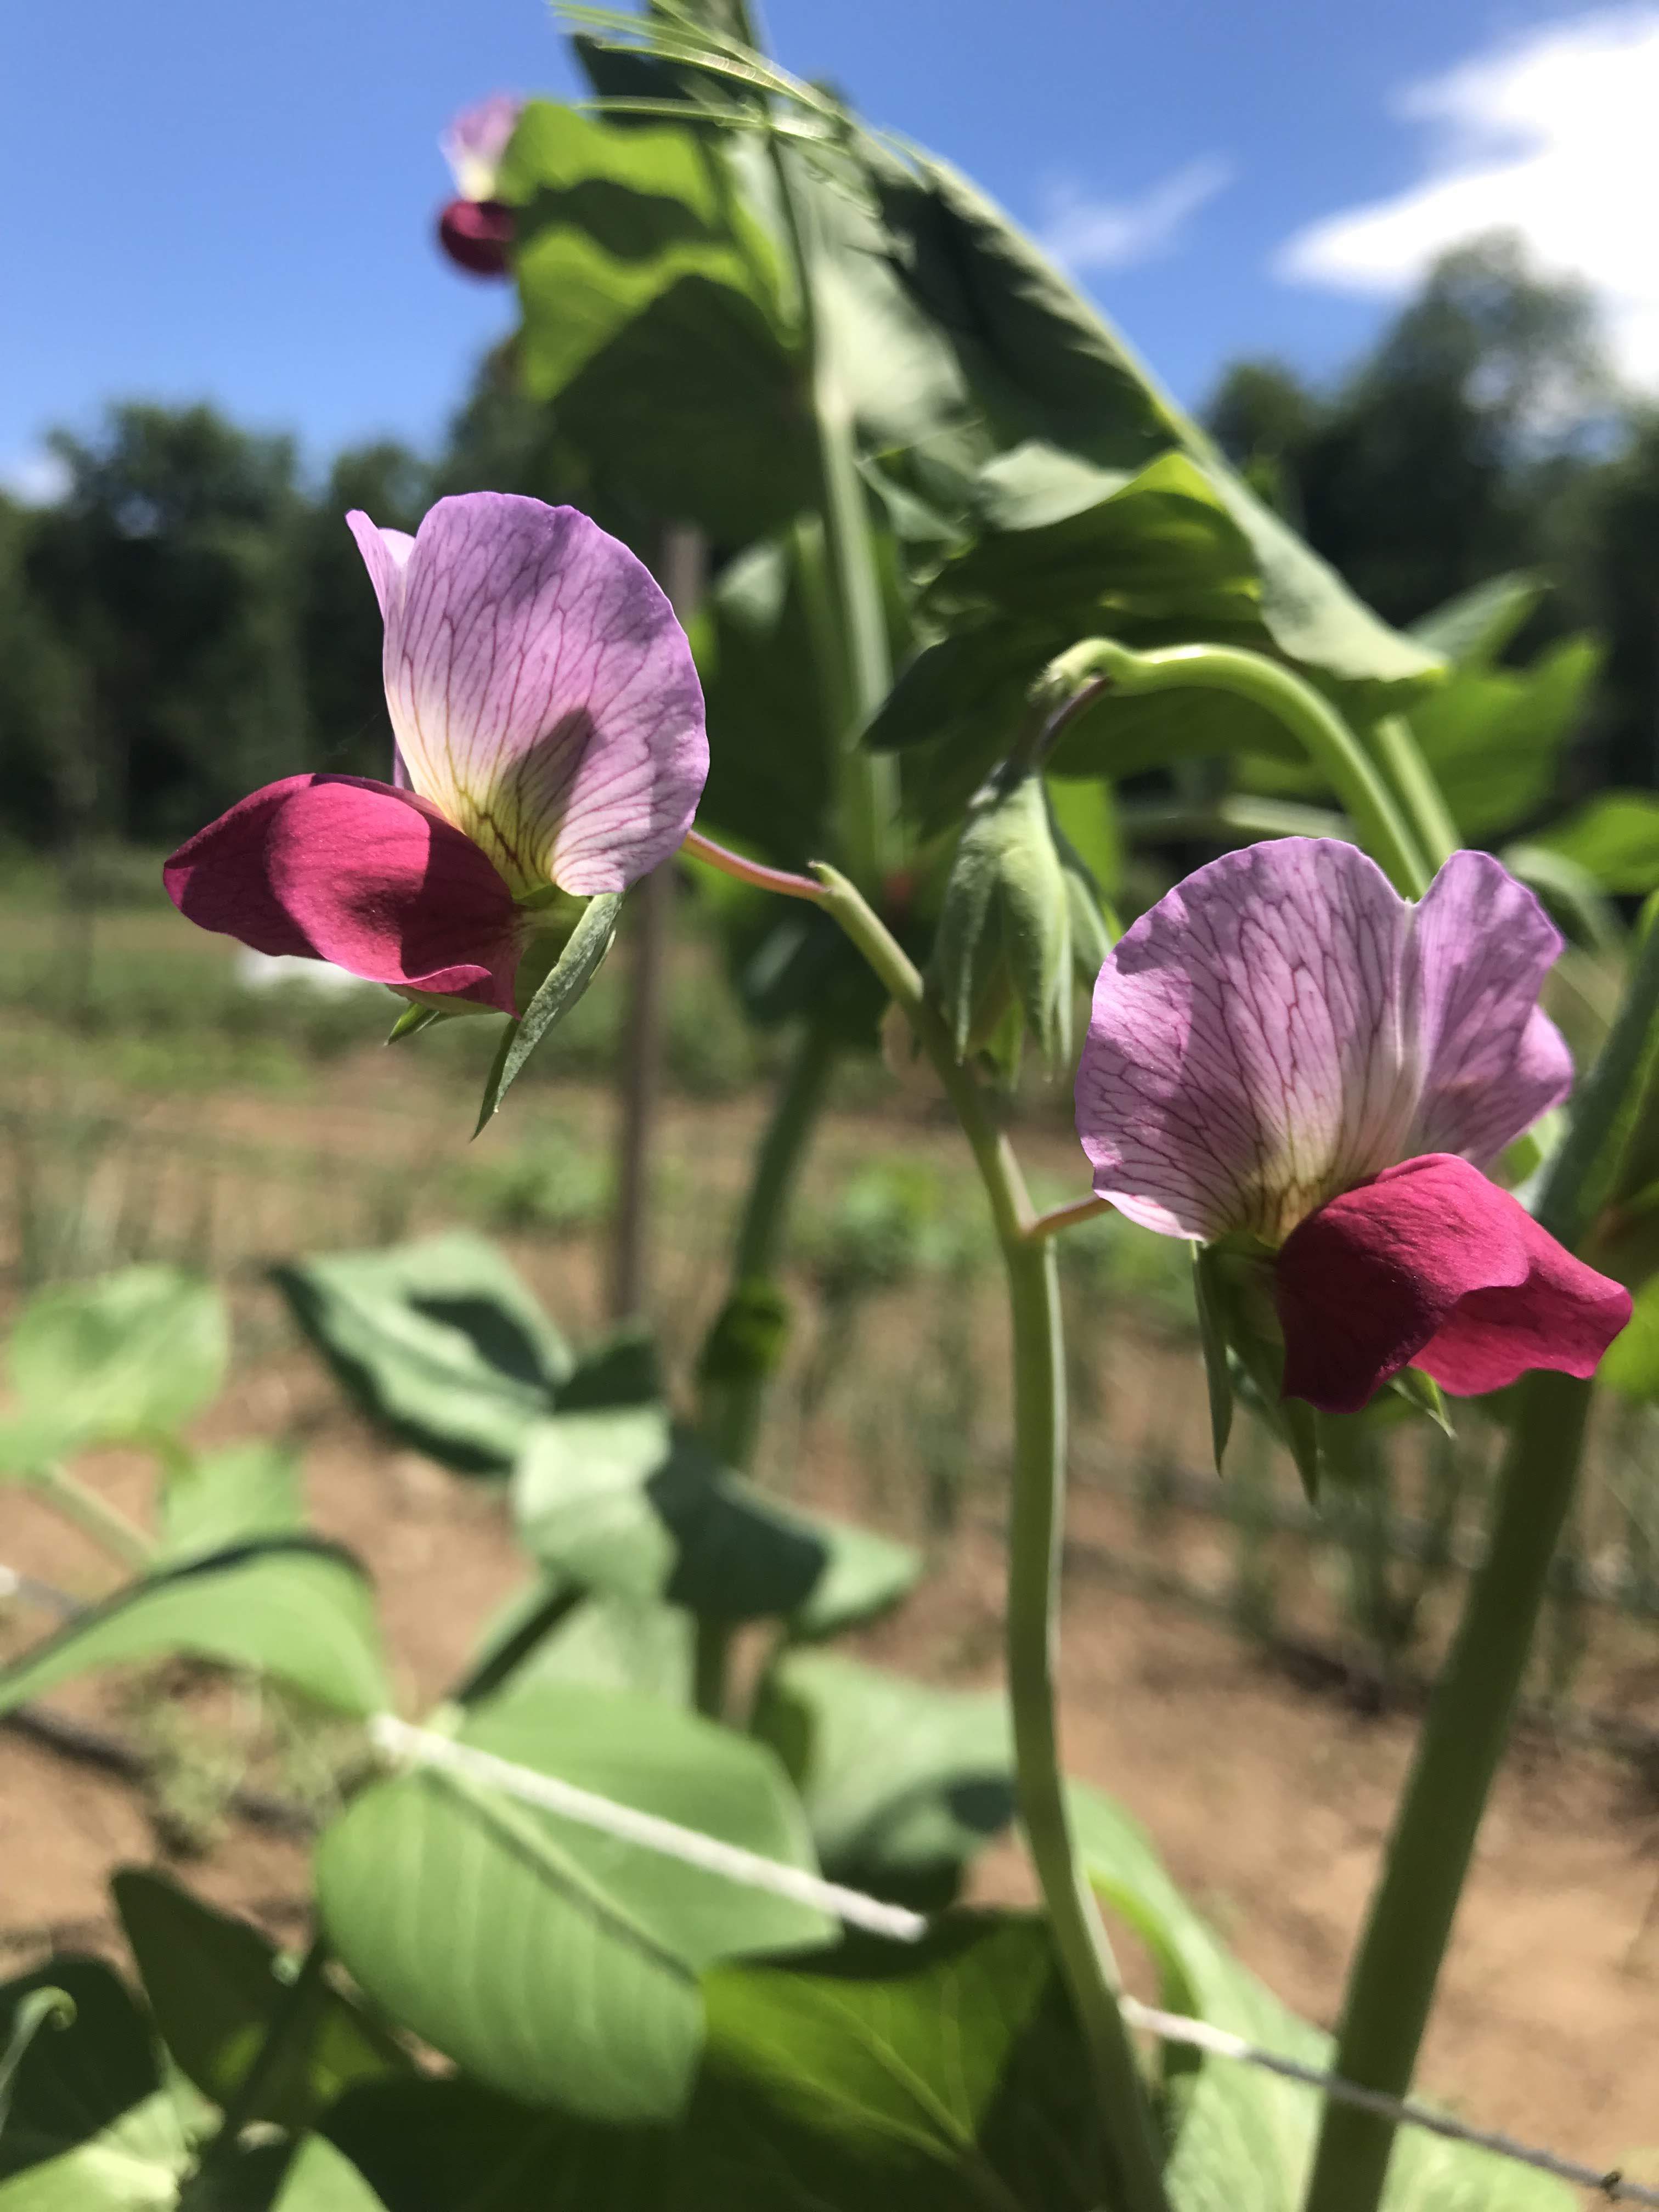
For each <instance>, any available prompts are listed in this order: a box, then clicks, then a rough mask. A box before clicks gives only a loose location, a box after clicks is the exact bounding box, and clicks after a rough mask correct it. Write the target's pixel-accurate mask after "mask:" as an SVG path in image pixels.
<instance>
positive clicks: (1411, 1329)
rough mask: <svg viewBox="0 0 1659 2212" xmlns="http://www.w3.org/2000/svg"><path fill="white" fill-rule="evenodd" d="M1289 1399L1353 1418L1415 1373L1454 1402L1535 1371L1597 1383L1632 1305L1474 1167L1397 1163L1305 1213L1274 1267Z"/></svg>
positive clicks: (1437, 1156)
mask: <svg viewBox="0 0 1659 2212" xmlns="http://www.w3.org/2000/svg"><path fill="white" fill-rule="evenodd" d="M1276 1287H1277V1296H1278V1303H1279V1321H1280V1322H1281V1324H1282V1325H1283V1328H1284V1331H1285V1396H1286V1397H1287V1398H1305V1399H1306V1400H1307V1401H1309V1403H1310V1405H1314V1406H1317V1407H1321V1408H1322V1410H1323V1411H1324V1412H1326V1413H1357V1412H1358V1409H1359V1408H1360V1407H1362V1406H1363V1405H1364V1404H1365V1403H1366V1401H1368V1400H1369V1399H1370V1396H1371V1395H1372V1394H1373V1392H1374V1391H1376V1390H1377V1389H1379V1388H1380V1387H1381V1386H1382V1385H1383V1383H1386V1382H1387V1381H1388V1380H1389V1376H1393V1375H1397V1374H1398V1373H1399V1372H1400V1370H1401V1368H1402V1367H1405V1366H1407V1365H1408V1364H1414V1365H1416V1366H1419V1367H1420V1368H1422V1369H1423V1370H1424V1371H1425V1373H1426V1374H1429V1375H1431V1376H1433V1377H1434V1378H1435V1380H1436V1381H1437V1383H1440V1384H1441V1385H1442V1386H1443V1388H1444V1389H1448V1390H1449V1391H1452V1392H1453V1393H1454V1394H1455V1395H1457V1396H1459V1397H1469V1396H1474V1395H1479V1394H1480V1392H1482V1391H1486V1390H1497V1389H1502V1387H1503V1386H1504V1384H1505V1383H1513V1382H1514V1381H1515V1380H1516V1376H1520V1375H1523V1374H1525V1373H1526V1372H1527V1370H1528V1369H1529V1368H1534V1367H1553V1368H1557V1369H1559V1370H1561V1371H1562V1372H1563V1373H1565V1374H1568V1375H1593V1374H1594V1373H1595V1368H1596V1365H1597V1363H1598V1362H1599V1361H1600V1359H1601V1355H1602V1353H1603V1352H1605V1351H1606V1350H1607V1346H1608V1345H1609V1344H1611V1343H1612V1341H1613V1338H1614V1337H1615V1336H1617V1335H1618V1334H1619V1332H1620V1329H1621V1328H1623V1327H1624V1326H1625V1323H1626V1322H1627V1321H1628V1320H1629V1319H1630V1308H1631V1302H1630V1293H1629V1292H1628V1291H1626V1290H1625V1289H1624V1288H1623V1287H1622V1286H1621V1285H1620V1284H1618V1283H1613V1282H1609V1280H1608V1279H1607V1277H1606V1276H1605V1275H1598V1274H1597V1273H1595V1269H1594V1268H1593V1267H1586V1266H1585V1265H1584V1263H1583V1261H1582V1260H1576V1259H1575V1258H1574V1257H1573V1255H1572V1254H1571V1252H1569V1251H1567V1250H1566V1249H1565V1248H1564V1247H1563V1246H1561V1245H1559V1244H1558V1243H1556V1241H1555V1239H1554V1238H1553V1237H1551V1236H1550V1235H1549V1234H1548V1233H1547V1231H1545V1230H1542V1229H1541V1228H1540V1227H1539V1225H1538V1224H1537V1223H1536V1222H1535V1221H1534V1219H1533V1218H1532V1216H1531V1215H1530V1214H1529V1213H1528V1212H1527V1210H1526V1208H1525V1207H1524V1206H1522V1205H1520V1204H1519V1203H1518V1202H1517V1200H1515V1199H1513V1198H1511V1197H1510V1194H1509V1193H1508V1192H1507V1191H1503V1190H1500V1189H1499V1188H1498V1185H1497V1184H1496V1183H1494V1182H1488V1181H1487V1179H1486V1176H1483V1175H1482V1174H1481V1173H1480V1170H1479V1169H1478V1168H1474V1167H1472V1166H1471V1165H1470V1164H1469V1163H1468V1161H1467V1160H1463V1159H1458V1158H1454V1157H1453V1156H1452V1155H1451V1154H1449V1153H1446V1152H1434V1153H1430V1154H1429V1155H1428V1156H1427V1157H1426V1158H1421V1159H1414V1160H1406V1161H1403V1162H1402V1163H1401V1164H1400V1165H1399V1166H1398V1167H1392V1168H1388V1169H1385V1170H1383V1173H1382V1174H1381V1175H1379V1176H1377V1177H1376V1180H1375V1181H1374V1182H1368V1183H1366V1184H1364V1186H1363V1187H1362V1188H1359V1189H1358V1190H1351V1191H1345V1192H1344V1193H1343V1194H1341V1195H1340V1197H1337V1198H1334V1199H1332V1200H1330V1201H1329V1203H1328V1205H1325V1206H1321V1207H1320V1209H1319V1211H1318V1212H1316V1213H1312V1214H1310V1215H1309V1217H1308V1218H1307V1219H1306V1220H1305V1221H1304V1222H1303V1223H1302V1225H1301V1226H1300V1227H1299V1228H1297V1230H1296V1231H1294V1232H1293V1233H1292V1234H1291V1236H1290V1237H1288V1238H1287V1239H1286V1241H1285V1246H1284V1249H1282V1250H1281V1251H1280V1253H1279V1258H1278V1261H1277V1263H1276Z"/></svg>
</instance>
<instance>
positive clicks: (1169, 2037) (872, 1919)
mask: <svg viewBox="0 0 1659 2212" xmlns="http://www.w3.org/2000/svg"><path fill="white" fill-rule="evenodd" d="M369 1734H370V1735H371V1736H372V1737H373V1739H374V1742H375V1744H376V1745H377V1747H379V1748H380V1751H381V1752H383V1753H385V1754H386V1756H387V1757H389V1758H392V1759H398V1760H401V1761H406V1762H409V1763H410V1764H413V1765H422V1766H435V1767H440V1768H443V1767H447V1768H449V1769H451V1770H452V1771H454V1772H456V1773H459V1774H465V1775H468V1776H470V1777H471V1778H472V1779H473V1780H475V1781H477V1782H482V1783H484V1784H487V1785H489V1786H490V1787H492V1788H494V1789H497V1790H501V1791H503V1792H504V1793H505V1794H506V1795H507V1796H511V1797H518V1798H520V1799H522V1800H523V1802H525V1803H526V1804H529V1805H538V1806H540V1807H541V1808H543V1809H544V1811H546V1812H550V1813H557V1814H562V1816H563V1817H564V1818H565V1819H566V1820H580V1822H581V1823H582V1824H583V1826H586V1827H590V1828H597V1829H599V1830H600V1831H601V1832H603V1833H605V1834H606V1835H611V1836H617V1837H619V1838H622V1839H623V1841H624V1842H627V1843H632V1844H642V1845H643V1846H644V1848H645V1849H646V1850H653V1851H661V1852H663V1853H665V1855H666V1856H667V1857H670V1858H677V1859H680V1860H682V1861H684V1863H685V1864H686V1865H688V1866H695V1867H701V1868H702V1869H704V1870H705V1871H706V1872H708V1873H709V1874H717V1875H724V1876H725V1877H726V1880H727V1881H737V1882H742V1883H743V1884H744V1885H745V1887H749V1888H751V1889H764V1890H769V1891H770V1892H771V1893H773V1895H774V1896H776V1897H787V1898H789V1899H792V1900H793V1902H794V1903H796V1904H798V1905H812V1906H816V1907H817V1909H818V1910H820V1911H824V1912H829V1913H833V1914H834V1915H835V1916H836V1917H837V1918H838V1919H841V1920H844V1921H846V1922H848V1923H849V1925H851V1926H853V1927H855V1928H867V1929H872V1930H873V1931H874V1932H875V1933H876V1934H877V1935H878V1936H895V1937H896V1938H897V1939H898V1940H899V1941H900V1942H908V1943H914V1942H916V1941H917V1940H918V1939H919V1938H920V1937H921V1936H923V1935H925V1934H926V1933H927V1920H926V1918H925V1917H923V1915H922V1914H921V1913H919V1912H910V1911H906V1910H905V1908H904V1907H903V1906H902V1905H888V1904H885V1903H884V1902H883V1901H882V1900H881V1899H878V1898H874V1897H866V1896H865V1895H864V1894H863V1893H862V1892H861V1891H859V1890H856V1889H846V1888H843V1887H842V1885H841V1884H840V1883H839V1882H834V1881H823V1879H822V1878H821V1877H820V1876H818V1875H811V1874H807V1873H805V1872H804V1871H803V1870H802V1869H800V1868H799V1867H789V1866H783V1865H781V1864H780V1863H779V1862H778V1861H777V1860H775V1859H769V1858H763V1857H761V1856H760V1855H759V1854H758V1853H757V1852H755V1851H745V1850H740V1849H739V1848H738V1845H737V1844H726V1843H721V1842H720V1841H719V1840H718V1838H715V1837H713V1836H705V1835H703V1834H702V1833H701V1832H699V1831H698V1830H696V1829H695V1828H683V1827H681V1826H679V1824H678V1821H675V1820H660V1819H659V1818H658V1816H657V1815H656V1814H653V1813H641V1812H639V1811H637V1810H636V1809H635V1808H634V1807H633V1806H631V1805H618V1804H617V1803H615V1802H613V1801H612V1800H611V1798H608V1797H601V1796H597V1795H596V1794H595V1793H594V1792H593V1791H592V1790H579V1789H578V1788H576V1786H575V1785H574V1783H569V1782H560V1781H557V1780H556V1779H555V1778H553V1777H552V1776H551V1775H549V1774H538V1773H536V1772H534V1771H532V1769H531V1768H529V1767H526V1766H517V1765H513V1762H512V1761H511V1760H510V1759H497V1758H496V1757H495V1754H494V1753H491V1752H487V1751H478V1750H477V1749H475V1748H474V1747H472V1746H471V1744H463V1743H457V1742H456V1741H455V1740H454V1739H453V1737H452V1736H447V1735H435V1734H434V1733H433V1732H432V1731H431V1730H430V1729H421V1728H411V1727H410V1724H409V1723H407V1722H406V1721H400V1720H398V1719H396V1718H395V1717H393V1716H392V1714H390V1713H382V1714H380V1715H379V1716H378V1717H376V1718H375V1719H374V1720H373V1721H372V1722H371V1723H369ZM1118 2002H1119V2003H1120V2004H1121V2007H1122V2008H1123V2016H1124V2018H1125V2019H1126V2020H1127V2021H1128V2023H1129V2025H1130V2026H1131V2027H1138V2028H1140V2029H1142V2030H1144V2031H1145V2032H1146V2033H1148V2034H1151V2035H1156V2036H1158V2038H1159V2039H1161V2040H1162V2041H1164V2042H1165V2043H1178V2044H1182V2045H1186V2046H1187V2047H1188V2049H1190V2050H1194V2051H1207V2052H1208V2053H1209V2054H1210V2055H1211V2056H1212V2057H1217V2058H1231V2059H1234V2060H1236V2061H1237V2063H1239V2064H1240V2065H1243V2066H1254V2067H1256V2068H1258V2069H1261V2071H1263V2072H1265V2073H1268V2074H1277V2075H1280V2076H1282V2078H1283V2079H1285V2081H1296V2082H1299V2083H1300V2084H1301V2085H1302V2086H1303V2087H1304V2088H1309V2089H1316V2090H1318V2091H1319V2093H1321V2094H1322V2095H1323V2096H1327V2097H1330V2098H1333V2099H1334V2100H1335V2101H1336V2102H1337V2103H1339V2104H1344V2105H1356V2106H1358V2107H1359V2109H1360V2110H1361V2111H1362V2112H1374V2113H1376V2116H1377V2117H1378V2118H1380V2119H1385V2120H1390V2121H1392V2122H1393V2123H1394V2124H1395V2126H1396V2127H1407V2128H1420V2129H1422V2130H1425V2132H1426V2133H1427V2134H1429V2135H1436V2136H1443V2137H1444V2138H1445V2139H1446V2140H1447V2141H1448V2142H1460V2143H1466V2144H1468V2146H1469V2148H1471V2149H1474V2150H1484V2151H1490V2152H1491V2153H1492V2155H1493V2156H1494V2157H1496V2158H1504V2159H1508V2160H1510V2161H1511V2162H1512V2163H1514V2164H1515V2165H1517V2166H1531V2167H1532V2168H1533V2169H1534V2171H1535V2172H1539V2173H1547V2174H1551V2175H1553V2177H1554V2178H1555V2179H1557V2180H1558V2181H1567V2182H1571V2183H1572V2184H1573V2185H1575V2186H1576V2187H1577V2188H1580V2189H1593V2190H1595V2191H1598V2193H1599V2194H1600V2195H1601V2197H1602V2198H1603V2199H1604V2200H1605V2201H1606V2202H1607V2203H1609V2204H1639V2205H1647V2206H1650V2207H1653V2208H1655V2212H1659V2190H1653V2189H1649V2188H1646V2187H1644V2185H1643V2184H1642V2183H1640V2182H1638V2181H1626V2179H1625V2178H1624V2176H1623V2175H1622V2173H1620V2172H1619V2170H1618V2169H1617V2168H1616V2167H1614V2168H1613V2169H1611V2170H1608V2171H1603V2172H1597V2171H1596V2170H1595V2168H1594V2167H1591V2166H1581V2165H1579V2164H1578V2163H1577V2161H1576V2160H1572V2159H1568V2158H1561V2157H1559V2156H1558V2155H1557V2154H1556V2153H1555V2152H1554V2151H1549V2150H1542V2149H1539V2148H1535V2147H1534V2146H1533V2145H1531V2144H1528V2143H1523V2142H1516V2139H1515V2137H1514V2136H1506V2135H1501V2134H1499V2133H1498V2131H1497V2130H1493V2129H1489V2128H1472V2127H1467V2126H1465V2124H1463V2122H1462V2120H1455V2119H1453V2118H1450V2117H1449V2115H1448V2114H1446V2113H1444V2112H1434V2111H1431V2109H1430V2108H1429V2107H1428V2106H1425V2105H1413V2104H1408V2103H1406V2102H1404V2101H1402V2100H1401V2099H1399V2098H1396V2097H1387V2096H1384V2095H1383V2093H1381V2091H1379V2090H1376V2089H1364V2088H1361V2087H1360V2086H1359V2084H1358V2082H1357V2081H1343V2080H1342V2079H1341V2078H1340V2076H1339V2075H1334V2074H1326V2073H1322V2072H1321V2070H1320V2069H1319V2068H1317V2067H1316V2066H1304V2064H1303V2063H1302V2062H1301V2061H1300V2060H1299V2059H1296V2058H1286V2057H1282V2056H1281V2055H1280V2054H1279V2052H1278V2051H1264V2050H1263V2049H1261V2046H1260V2045H1256V2044H1254V2043H1247V2042H1246V2041H1245V2040H1244V2039H1243V2036H1239V2035H1234V2034H1233V2033H1231V2030H1229V2029H1227V2028H1225V2027H1214V2026H1212V2024H1211V2023H1210V2022H1209V2021H1202V2020H1193V2019H1191V2018H1189V2017H1188V2015H1186V2014H1184V2013H1172V2012H1161V2011H1160V2010H1159V2009H1158V2007H1157V2006H1155V2005H1146V2004H1142V2003H1140V2002H1139V2000H1138V1999H1137V1998H1134V1997H1131V1996H1120V1997H1119V1999H1118Z"/></svg>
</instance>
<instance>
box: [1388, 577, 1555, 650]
mask: <svg viewBox="0 0 1659 2212" xmlns="http://www.w3.org/2000/svg"><path fill="white" fill-rule="evenodd" d="M1548 589H1549V584H1548V580H1547V579H1546V578H1545V577H1542V576H1538V575H1533V574H1528V572H1527V571H1526V570H1525V569H1516V570H1513V571H1511V573H1510V574H1509V575H1507V576H1492V577H1491V578H1489V579H1488V580H1487V581H1486V583H1484V584H1476V585H1475V586H1474V589H1473V590H1471V591H1468V592H1460V593H1459V594H1458V596H1457V597H1456V598H1455V599H1448V600H1447V602H1446V604H1445V605H1444V606H1443V607H1437V608H1436V609H1435V611H1434V612H1433V613H1432V614H1429V615H1425V616H1424V617H1423V619H1422V621H1421V622H1415V623H1413V624H1412V626H1411V629H1410V632H1409V635H1411V636H1413V637H1414V638H1415V639H1416V640H1417V641H1418V642H1419V645H1425V646H1427V647H1428V649H1429V651H1430V652H1431V653H1439V654H1440V655H1441V656H1442V658H1443V659H1446V660H1448V661H1449V662H1450V664H1451V665H1452V666H1453V667H1454V668H1489V667H1491V666H1492V663H1493V662H1494V661H1495V660H1496V659H1497V658H1498V654H1499V653H1502V651H1503V650H1504V647H1505V646H1506V645H1507V644H1508V643H1509V641H1510V639H1511V638H1512V637H1513V636H1514V635H1515V634H1516V631H1517V630H1518V629H1520V628H1521V626H1522V623H1524V622H1525V621H1526V620H1527V617H1528V616H1529V615H1530V614H1531V613H1532V612H1533V611H1534V608H1535V607H1536V606H1537V605H1539V603H1540V601H1541V599H1543V597H1544V595H1545V593H1546V592H1547V591H1548Z"/></svg>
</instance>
